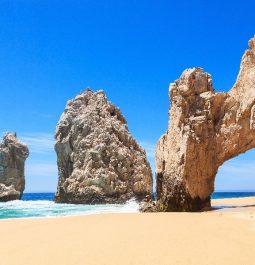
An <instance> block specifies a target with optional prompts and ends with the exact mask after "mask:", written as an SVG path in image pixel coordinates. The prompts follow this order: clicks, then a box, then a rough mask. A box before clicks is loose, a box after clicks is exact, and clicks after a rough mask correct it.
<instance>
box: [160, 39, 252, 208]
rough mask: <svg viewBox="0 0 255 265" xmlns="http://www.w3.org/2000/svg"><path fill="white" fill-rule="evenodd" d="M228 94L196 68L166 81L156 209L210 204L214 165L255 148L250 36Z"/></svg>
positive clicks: (215, 172)
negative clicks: (164, 128) (166, 123)
mask: <svg viewBox="0 0 255 265" xmlns="http://www.w3.org/2000/svg"><path fill="white" fill-rule="evenodd" d="M249 46H250V48H249V49H248V50H246V52H245V54H244V55H243V58H242V62H241V68H240V73H239V75H238V78H237V81H236V83H235V85H234V86H233V88H232V89H231V90H230V91H229V93H215V91H214V89H213V87H212V79H211V76H210V75H209V74H208V73H205V72H204V71H203V70H202V69H200V68H193V69H188V70H185V71H184V72H183V74H182V75H181V77H180V79H178V80H177V81H175V82H174V83H173V84H170V88H169V97H170V100H171V108H170V113H169V115H170V122H169V128H168V131H167V133H166V134H165V135H163V136H162V137H161V139H160V141H159V143H158V145H157V150H156V174H157V199H158V201H157V208H158V209H159V210H162V211H197V210H201V209H203V208H204V207H207V206H210V195H211V193H212V192H213V191H214V180H215V176H216V174H217V170H218V168H219V166H221V165H222V164H223V163H224V162H225V161H226V160H228V159H231V158H233V157H235V156H237V155H239V154H241V153H244V152H245V151H247V150H249V149H251V148H254V147H255V37H254V38H253V39H251V40H250V41H249Z"/></svg>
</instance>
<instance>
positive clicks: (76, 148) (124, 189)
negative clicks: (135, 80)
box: [55, 89, 152, 204]
mask: <svg viewBox="0 0 255 265" xmlns="http://www.w3.org/2000/svg"><path fill="white" fill-rule="evenodd" d="M55 138H56V145H55V150H56V152H57V156H58V171H59V181H58V188H57V193H56V197H55V200H56V202H58V203H89V204H95V203H123V202H125V201H127V200H129V199H131V198H133V197H134V198H137V199H144V198H145V197H146V196H148V195H149V196H152V173H151V168H150V165H149V163H148V161H147V159H146V154H145V151H144V150H143V149H142V148H141V147H140V146H139V145H138V144H137V142H136V141H135V140H134V138H133V137H132V136H131V134H130V132H129V130H128V127H127V123H126V120H125V118H124V117H123V115H122V114H121V112H120V110H119V109H118V108H116V107H115V106H114V105H113V104H112V103H110V102H109V101H108V100H107V98H106V96H105V94H104V92H103V91H98V92H92V91H91V90H90V89H87V91H86V92H84V93H82V94H80V95H78V96H77V97H76V98H75V99H74V100H70V101H68V103H67V106H66V108H65V111H64V113H63V114H62V116H61V118H60V121H59V123H58V126H57V129H56V134H55Z"/></svg>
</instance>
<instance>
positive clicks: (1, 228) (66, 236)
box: [0, 197, 255, 265]
mask: <svg viewBox="0 0 255 265" xmlns="http://www.w3.org/2000/svg"><path fill="white" fill-rule="evenodd" d="M215 201H216V202H215ZM254 202H255V197H249V198H238V199H236V198H235V199H224V200H222V199H217V200H213V205H214V206H219V205H232V206H234V207H236V208H223V209H220V210H215V211H210V212H201V213H148V214H139V213H134V214H133V213H122V214H98V215H86V216H71V217H65V218H62V217H55V218H38V219H34V218H32V219H9V220H4V222H3V220H1V222H0V223H1V225H0V233H1V243H0V255H1V264H4V265H20V264H26V265H34V264H36V265H45V264H49V265H53V264H54V265H56V264H61V265H74V264H75V265H80V264H86V265H87V264H88V265H92V264H93V265H94V264H95V265H96V264H97V265H101V264H105V265H115V264H116V265H120V264H121V265H128V264H135V265H136V264H137V265H141V264H145V265H167V264H183V265H186V264H194V265H195V264H196V265H200V264H201V265H202V264H203V265H204V264H210V265H211V264H215V265H216V264H217V265H218V264H223V261H224V264H231V265H233V264H234V265H235V264H246V265H250V264H254V243H255V207H254V206H250V207H248V206H249V205H253V204H254ZM240 249H241V251H240Z"/></svg>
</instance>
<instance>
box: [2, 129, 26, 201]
mask: <svg viewBox="0 0 255 265" xmlns="http://www.w3.org/2000/svg"><path fill="white" fill-rule="evenodd" d="M28 154H29V152H28V148H27V146H26V145H24V144H23V143H21V142H20V141H18V139H17V138H16V134H15V133H7V134H6V135H5V136H4V139H3V142H2V143H0V201H1V202H3V201H10V200H19V199H20V198H21V196H22V194H23V191H24V189H25V176H24V167H25V160H26V158H27V157H28Z"/></svg>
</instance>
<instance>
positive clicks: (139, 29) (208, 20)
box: [0, 0, 255, 192]
mask: <svg viewBox="0 0 255 265" xmlns="http://www.w3.org/2000/svg"><path fill="white" fill-rule="evenodd" d="M254 10H255V2H254V0H253V1H246V0H243V1H239V0H237V1H228V0H227V1H217V0H214V1H198V0H197V1H192V0H190V1H170V0H168V1H164V0H163V1H152V0H146V1H145V0H139V1H134V0H133V1H132V0H129V1H120V0H115V1H113V0H108V1H107V0H104V1H97V0H83V1H78V0H72V1H71V0H69V1H66V0H61V1H57V0H50V1H49V0H44V1H42V0H16V1H14V0H6V1H5V0H0V91H1V104H0V121H1V122H0V132H1V133H4V132H6V131H16V132H17V133H18V136H19V137H21V138H22V140H23V141H24V142H26V143H27V144H28V145H29V147H30V151H31V155H30V158H29V159H28V160H27V163H26V177H27V178H26V191H27V192H31V191H55V189H56V182H57V170H56V156H55V153H54V147H53V146H54V139H53V134H54V130H55V126H56V124H57V121H58V120H59V117H60V115H61V113H62V112H63V110H64V107H65V104H66V101H67V100H68V99H71V98H73V97H74V96H75V95H76V94H78V93H79V92H80V91H81V90H84V89H85V88H86V87H88V86H89V87H91V88H92V89H94V90H97V89H104V90H105V91H106V93H107V96H108V98H109V99H110V100H111V101H112V102H113V103H115V104H116V105H117V106H118V107H120V108H121V110H122V112H123V114H124V115H125V117H126V118H127V120H128V124H129V128H130V130H131V132H132V133H133V135H134V136H135V138H136V139H137V140H138V141H139V142H140V143H141V144H142V145H143V146H144V147H145V148H146V150H147V151H148V157H149V159H150V161H151V163H152V167H153V168H154V158H153V156H154V145H155V143H156V142H157V140H158V139H159V137H160V136H161V135H162V134H163V133H164V131H165V130H166V129H167V122H168V116H167V113H168V108H169V100H168V85H169V83H170V82H173V81H174V80H175V79H177V78H178V77H179V76H180V74H181V73H182V71H183V70H184V69H186V68H189V67H194V66H200V67H203V68H204V69H205V70H206V71H207V72H209V73H211V74H212V76H213V85H214V88H215V89H216V91H228V90H229V89H230V88H231V87H232V85H233V84H234V82H235V79H236V76H237V73H238V70H239V63H240V59H241V56H242V54H243V52H244V50H245V49H246V48H247V42H248V39H250V38H251V37H253V35H254V34H255V27H254V25H255V16H254ZM254 161H255V158H254V151H250V152H248V153H246V154H245V155H242V156H240V157H238V158H236V159H233V160H231V161H228V162H227V163H225V164H224V166H223V167H222V168H221V169H220V171H219V174H218V175H217V180H216V189H217V190H255V173H254V172H255V163H254Z"/></svg>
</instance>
